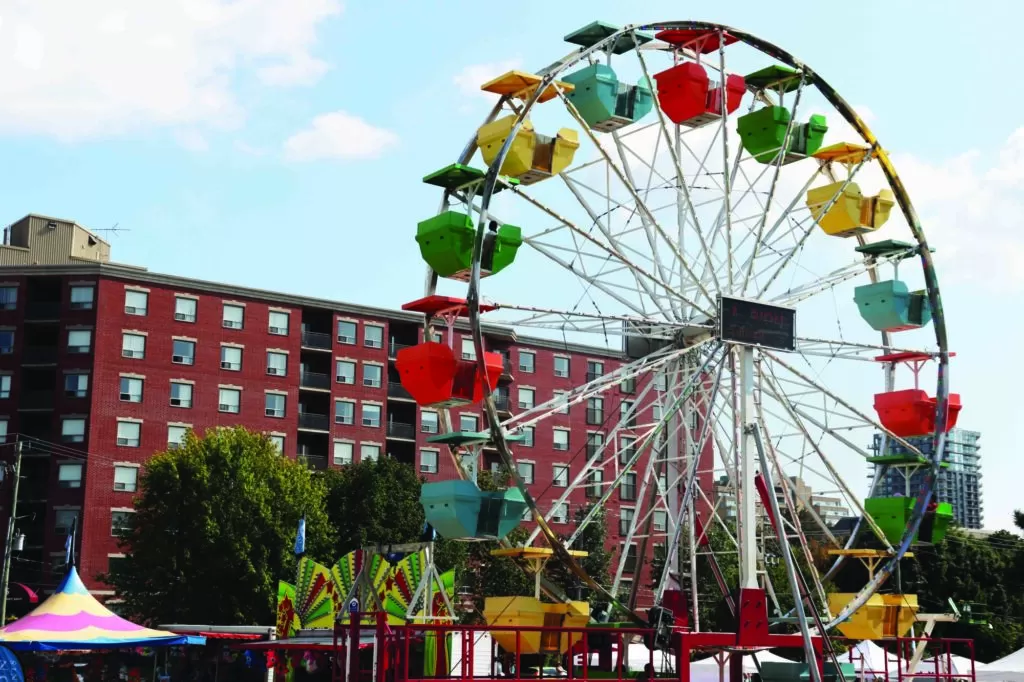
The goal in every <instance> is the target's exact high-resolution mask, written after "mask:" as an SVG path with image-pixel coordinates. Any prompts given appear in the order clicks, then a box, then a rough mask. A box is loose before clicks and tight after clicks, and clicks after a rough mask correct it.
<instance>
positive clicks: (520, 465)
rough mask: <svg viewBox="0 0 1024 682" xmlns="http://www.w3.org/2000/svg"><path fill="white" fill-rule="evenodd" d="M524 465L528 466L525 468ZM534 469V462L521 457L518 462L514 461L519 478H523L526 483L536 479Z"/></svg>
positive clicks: (531, 482)
mask: <svg viewBox="0 0 1024 682" xmlns="http://www.w3.org/2000/svg"><path fill="white" fill-rule="evenodd" d="M524 467H529V468H528V469H526V468H524ZM536 470H537V465H536V464H535V463H534V462H531V461H529V460H525V459H521V460H519V461H518V462H516V473H518V474H519V478H521V479H523V483H525V484H526V485H533V482H534V481H535V480H536V477H535V475H534V474H535V472H536ZM527 472H528V473H527Z"/></svg>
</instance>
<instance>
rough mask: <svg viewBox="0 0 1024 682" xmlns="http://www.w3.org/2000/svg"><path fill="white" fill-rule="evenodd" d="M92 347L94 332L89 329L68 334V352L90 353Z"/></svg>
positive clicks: (76, 330)
mask: <svg viewBox="0 0 1024 682" xmlns="http://www.w3.org/2000/svg"><path fill="white" fill-rule="evenodd" d="M91 346H92V331H91V330H89V329H72V330H71V331H69V332H68V352H69V353H88V352H89V348H90V347H91Z"/></svg>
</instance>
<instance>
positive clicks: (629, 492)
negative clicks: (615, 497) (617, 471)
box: [619, 472, 636, 502]
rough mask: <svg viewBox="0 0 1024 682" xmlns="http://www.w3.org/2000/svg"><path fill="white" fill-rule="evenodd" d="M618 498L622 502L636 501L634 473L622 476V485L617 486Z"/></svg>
mask: <svg viewBox="0 0 1024 682" xmlns="http://www.w3.org/2000/svg"><path fill="white" fill-rule="evenodd" d="M619 498H620V499H621V500H622V501H623V502H632V501H633V500H635V499H636V472H629V473H627V474H623V476H622V485H620V486H619Z"/></svg>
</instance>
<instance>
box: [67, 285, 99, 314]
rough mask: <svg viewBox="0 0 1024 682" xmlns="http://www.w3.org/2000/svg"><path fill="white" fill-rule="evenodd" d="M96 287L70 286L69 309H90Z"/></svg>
mask: <svg viewBox="0 0 1024 682" xmlns="http://www.w3.org/2000/svg"><path fill="white" fill-rule="evenodd" d="M95 298H96V288H95V287H92V286H80V287H79V286H75V287H71V309H72V310H92V308H93V302H94V300H95Z"/></svg>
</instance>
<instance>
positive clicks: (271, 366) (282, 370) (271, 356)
mask: <svg viewBox="0 0 1024 682" xmlns="http://www.w3.org/2000/svg"><path fill="white" fill-rule="evenodd" d="M267 374H269V375H271V376H276V377H283V376H287V374H288V355H287V354H286V353H275V352H274V351H272V350H268V351H267Z"/></svg>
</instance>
